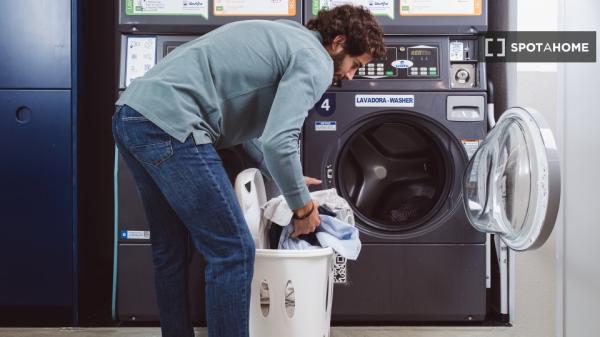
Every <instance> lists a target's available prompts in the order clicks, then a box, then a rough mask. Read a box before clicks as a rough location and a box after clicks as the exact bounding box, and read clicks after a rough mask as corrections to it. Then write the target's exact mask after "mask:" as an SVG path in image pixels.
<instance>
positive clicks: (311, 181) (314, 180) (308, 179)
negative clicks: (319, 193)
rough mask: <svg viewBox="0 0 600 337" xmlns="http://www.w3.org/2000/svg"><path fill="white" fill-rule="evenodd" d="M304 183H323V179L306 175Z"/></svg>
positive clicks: (309, 184)
mask: <svg viewBox="0 0 600 337" xmlns="http://www.w3.org/2000/svg"><path fill="white" fill-rule="evenodd" d="M304 183H305V184H306V185H308V186H311V185H321V183H322V181H320V180H319V179H317V178H311V177H304Z"/></svg>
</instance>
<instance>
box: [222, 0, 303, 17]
mask: <svg viewBox="0 0 600 337" xmlns="http://www.w3.org/2000/svg"><path fill="white" fill-rule="evenodd" d="M214 15H215V16H295V15H296V0H214Z"/></svg>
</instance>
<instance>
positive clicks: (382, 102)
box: [354, 95, 415, 108]
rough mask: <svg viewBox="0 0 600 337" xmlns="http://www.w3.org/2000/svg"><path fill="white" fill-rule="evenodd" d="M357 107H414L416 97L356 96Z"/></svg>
mask: <svg viewBox="0 0 600 337" xmlns="http://www.w3.org/2000/svg"><path fill="white" fill-rule="evenodd" d="M354 106H356V107H404V108H407V107H409V108H410V107H414V106H415V96H414V95H356V96H354Z"/></svg>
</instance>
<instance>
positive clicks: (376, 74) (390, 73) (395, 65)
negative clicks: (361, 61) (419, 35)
mask: <svg viewBox="0 0 600 337" xmlns="http://www.w3.org/2000/svg"><path fill="white" fill-rule="evenodd" d="M439 50H440V46H439V45H438V44H399V45H391V46H388V47H387V48H386V54H385V56H384V57H382V58H376V59H373V60H372V61H371V62H369V63H367V64H365V65H364V66H363V67H361V68H359V69H358V71H357V73H356V75H357V76H358V77H363V78H370V79H379V78H393V79H408V78H411V79H417V78H423V79H432V78H439V77H440V72H439V68H440V52H439Z"/></svg>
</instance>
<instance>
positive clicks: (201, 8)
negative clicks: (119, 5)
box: [125, 0, 208, 19]
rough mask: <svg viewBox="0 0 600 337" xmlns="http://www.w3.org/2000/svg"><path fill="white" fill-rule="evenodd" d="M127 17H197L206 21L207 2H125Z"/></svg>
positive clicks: (156, 0) (139, 0)
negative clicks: (160, 15)
mask: <svg viewBox="0 0 600 337" xmlns="http://www.w3.org/2000/svg"><path fill="white" fill-rule="evenodd" d="M125 13H127V15H157V14H162V15H199V16H203V17H204V18H205V19H208V0H127V2H126V7H125Z"/></svg>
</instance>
